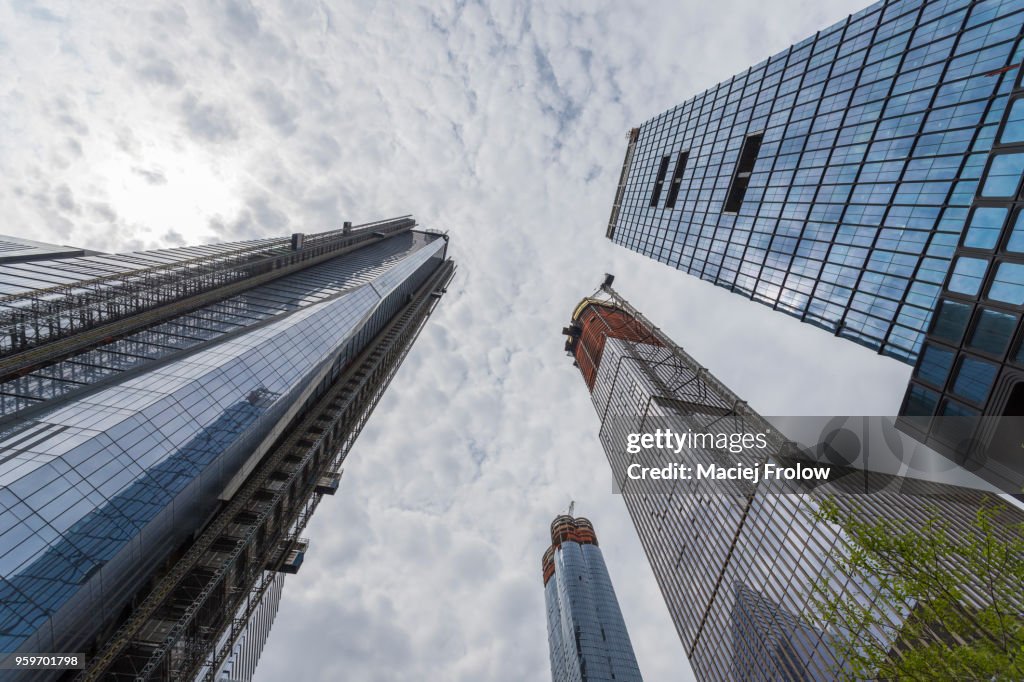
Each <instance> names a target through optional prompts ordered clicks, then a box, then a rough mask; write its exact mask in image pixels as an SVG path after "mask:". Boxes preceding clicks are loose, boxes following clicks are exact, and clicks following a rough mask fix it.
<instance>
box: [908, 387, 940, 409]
mask: <svg viewBox="0 0 1024 682" xmlns="http://www.w3.org/2000/svg"><path fill="white" fill-rule="evenodd" d="M938 402H939V394H938V393H936V392H935V391H929V390H928V389H927V388H924V387H923V386H917V385H915V384H911V386H910V392H909V393H908V395H907V408H906V410H905V411H904V414H905V415H906V416H908V417H930V416H931V415H933V414H935V405H936V404H937V403H938Z"/></svg>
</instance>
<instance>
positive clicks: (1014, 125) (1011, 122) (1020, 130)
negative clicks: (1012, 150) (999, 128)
mask: <svg viewBox="0 0 1024 682" xmlns="http://www.w3.org/2000/svg"><path fill="white" fill-rule="evenodd" d="M999 141H1000V142H1024V99H1018V100H1014V102H1013V107H1012V108H1011V109H1010V117H1009V118H1008V119H1007V120H1006V127H1005V128H1003V134H1002V136H1001V137H1000V138H999Z"/></svg>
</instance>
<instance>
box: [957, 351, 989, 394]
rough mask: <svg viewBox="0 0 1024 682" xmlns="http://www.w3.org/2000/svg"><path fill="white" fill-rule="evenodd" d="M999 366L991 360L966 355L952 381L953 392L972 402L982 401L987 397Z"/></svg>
mask: <svg viewBox="0 0 1024 682" xmlns="http://www.w3.org/2000/svg"><path fill="white" fill-rule="evenodd" d="M998 371H999V366H998V365H995V364H993V363H991V362H986V361H984V360H979V359H978V358H972V357H967V358H964V359H963V362H961V363H960V371H959V372H957V375H956V381H954V382H953V394H954V395H957V396H960V397H961V398H965V399H967V400H970V401H971V402H974V403H978V404H981V403H984V402H985V401H986V400H987V399H988V392H989V389H991V388H992V382H993V381H994V380H995V378H996V372H998Z"/></svg>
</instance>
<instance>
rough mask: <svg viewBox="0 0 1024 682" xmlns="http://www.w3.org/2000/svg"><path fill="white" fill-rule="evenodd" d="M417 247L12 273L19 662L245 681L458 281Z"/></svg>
mask: <svg viewBox="0 0 1024 682" xmlns="http://www.w3.org/2000/svg"><path fill="white" fill-rule="evenodd" d="M414 227H415V222H414V221H413V220H412V219H411V218H408V217H404V218H398V219H393V220H387V221H381V222H377V223H370V224H367V225H363V226H358V227H356V228H352V227H351V226H350V225H349V224H346V225H345V227H344V228H342V229H338V230H334V231H330V232H322V233H317V234H308V235H303V234H294V235H291V236H290V237H283V238H271V239H259V240H251V241H245V242H235V243H227V244H216V245H210V246H199V247H188V248H177V249H164V250H158V251H145V252H137V253H130V254H75V253H63V252H62V253H60V254H59V255H58V256H55V257H59V258H60V260H53V259H52V258H50V259H47V258H41V259H40V258H35V259H33V260H31V261H24V260H23V259H22V260H18V261H4V260H3V259H2V257H0V283H2V286H3V290H2V293H0V295H2V298H0V353H2V355H0V503H2V506H0V547H2V558H0V652H2V653H3V656H4V657H7V655H8V654H11V653H30V652H39V653H44V652H78V653H84V654H85V655H86V656H85V660H86V664H87V667H86V669H85V670H84V671H82V672H81V673H80V674H79V676H78V679H85V680H99V679H103V680H118V679H132V680H136V679H154V680H156V679H197V678H198V679H205V680H213V679H231V680H246V679H249V678H250V677H251V675H252V671H253V669H254V666H255V662H256V660H257V659H258V657H259V653H260V650H261V648H262V645H263V643H264V641H265V640H266V636H267V633H268V632H269V629H270V625H271V623H272V621H273V616H274V613H275V612H276V609H277V603H278V601H279V599H280V594H281V588H282V581H283V576H284V574H287V573H294V572H296V571H298V570H299V568H300V566H301V564H302V561H303V558H304V556H305V553H306V551H307V548H308V544H309V543H308V541H307V540H306V539H305V538H302V537H301V532H302V530H303V528H304V527H305V526H306V523H307V522H308V521H309V518H310V516H311V515H312V513H313V512H314V511H315V509H316V507H317V505H318V503H319V501H320V499H321V497H322V496H323V495H326V494H333V493H334V492H335V490H336V489H337V487H338V480H339V478H340V475H341V473H340V466H341V464H342V461H343V460H344V458H345V456H346V455H347V454H348V452H349V450H350V448H351V447H352V444H353V442H354V440H355V438H356V437H357V435H358V434H359V431H360V429H361V428H362V426H363V424H364V423H365V421H366V419H367V418H368V417H369V415H370V413H371V412H372V410H373V408H374V406H375V405H376V403H377V400H378V399H379V398H380V396H381V394H382V393H383V391H384V390H385V388H386V387H387V385H388V383H389V382H390V380H391V378H392V377H393V376H394V373H395V371H396V370H397V368H398V366H399V365H400V364H401V362H402V360H403V359H404V357H405V354H406V353H407V352H408V350H409V348H410V346H411V344H412V343H413V341H414V340H415V338H416V336H417V334H418V333H419V331H420V329H421V328H422V327H423V325H424V324H425V323H426V320H427V318H428V317H429V315H430V313H431V312H432V310H433V308H434V306H435V305H436V303H437V301H438V300H439V299H440V297H441V295H442V293H443V292H444V290H445V287H446V285H447V283H448V281H449V280H450V279H451V277H452V275H453V272H454V265H453V263H452V261H451V260H450V259H449V258H448V257H447V237H446V236H444V235H441V234H437V233H432V232H424V231H418V230H414V229H413V228H414ZM44 246H45V245H44ZM40 248H41V247H40ZM13 674H14V675H17V674H18V673H13ZM59 674H61V671H59V670H56V671H50V675H49V678H53V677H56V676H57V675H59ZM24 675H25V676H31V679H47V678H48V677H47V675H46V674H45V673H41V672H39V671H32V672H25V673H24Z"/></svg>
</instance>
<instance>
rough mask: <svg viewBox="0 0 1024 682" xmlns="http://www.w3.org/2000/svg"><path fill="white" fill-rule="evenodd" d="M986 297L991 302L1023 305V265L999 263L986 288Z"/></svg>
mask: <svg viewBox="0 0 1024 682" xmlns="http://www.w3.org/2000/svg"><path fill="white" fill-rule="evenodd" d="M988 297H989V298H990V299H992V300H993V301H1002V302H1003V303H1012V304H1014V305H1024V265H1021V264H1019V263H1000V264H999V268H998V269H997V270H996V276H995V278H994V279H993V280H992V284H990V285H989V287H988Z"/></svg>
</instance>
